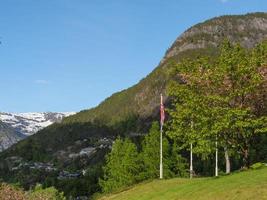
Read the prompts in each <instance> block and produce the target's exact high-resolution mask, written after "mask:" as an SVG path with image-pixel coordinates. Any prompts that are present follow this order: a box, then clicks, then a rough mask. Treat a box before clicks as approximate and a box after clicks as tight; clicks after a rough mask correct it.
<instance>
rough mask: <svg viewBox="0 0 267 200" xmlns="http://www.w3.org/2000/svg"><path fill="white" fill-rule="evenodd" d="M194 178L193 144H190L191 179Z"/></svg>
mask: <svg viewBox="0 0 267 200" xmlns="http://www.w3.org/2000/svg"><path fill="white" fill-rule="evenodd" d="M192 178H193V144H192V143H190V179H192Z"/></svg>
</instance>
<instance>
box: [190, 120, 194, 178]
mask: <svg viewBox="0 0 267 200" xmlns="http://www.w3.org/2000/svg"><path fill="white" fill-rule="evenodd" d="M193 128H194V123H193V121H191V129H192V131H193ZM192 178H193V144H192V142H191V143H190V179H192Z"/></svg>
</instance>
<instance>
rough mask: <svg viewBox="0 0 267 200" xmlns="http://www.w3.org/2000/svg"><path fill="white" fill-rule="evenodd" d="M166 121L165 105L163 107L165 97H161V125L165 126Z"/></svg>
mask: <svg viewBox="0 0 267 200" xmlns="http://www.w3.org/2000/svg"><path fill="white" fill-rule="evenodd" d="M164 119H165V112H164V105H163V97H162V94H161V95H160V124H161V125H163V123H164Z"/></svg>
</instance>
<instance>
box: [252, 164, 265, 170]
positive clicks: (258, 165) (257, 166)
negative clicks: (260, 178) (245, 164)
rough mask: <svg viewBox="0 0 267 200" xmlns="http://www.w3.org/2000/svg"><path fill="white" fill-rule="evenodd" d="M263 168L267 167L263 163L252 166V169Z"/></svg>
mask: <svg viewBox="0 0 267 200" xmlns="http://www.w3.org/2000/svg"><path fill="white" fill-rule="evenodd" d="M263 167H266V164H264V163H261V162H257V163H255V164H253V165H251V166H250V168H251V169H260V168H263Z"/></svg>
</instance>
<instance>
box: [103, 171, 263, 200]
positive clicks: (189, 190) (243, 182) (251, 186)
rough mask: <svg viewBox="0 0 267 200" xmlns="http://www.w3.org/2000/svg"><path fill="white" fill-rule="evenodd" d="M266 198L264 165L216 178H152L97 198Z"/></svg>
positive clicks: (119, 199)
mask: <svg viewBox="0 0 267 200" xmlns="http://www.w3.org/2000/svg"><path fill="white" fill-rule="evenodd" d="M152 199H153V200H165V199H166V200H193V199H198V200H219V199H223V200H230V199H236V200H242V199H247V200H248V199H251V200H252V199H253V200H254V199H257V200H262V199H267V167H265V168H264V169H259V170H251V171H245V172H240V173H235V174H232V175H229V176H222V177H219V178H196V179H193V180H189V179H181V178H176V179H170V180H163V181H160V180H155V181H152V182H149V183H143V184H139V185H137V186H135V187H133V188H130V189H128V190H125V191H123V192H120V193H117V194H112V195H109V196H104V197H101V198H99V199H98V200H152Z"/></svg>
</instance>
